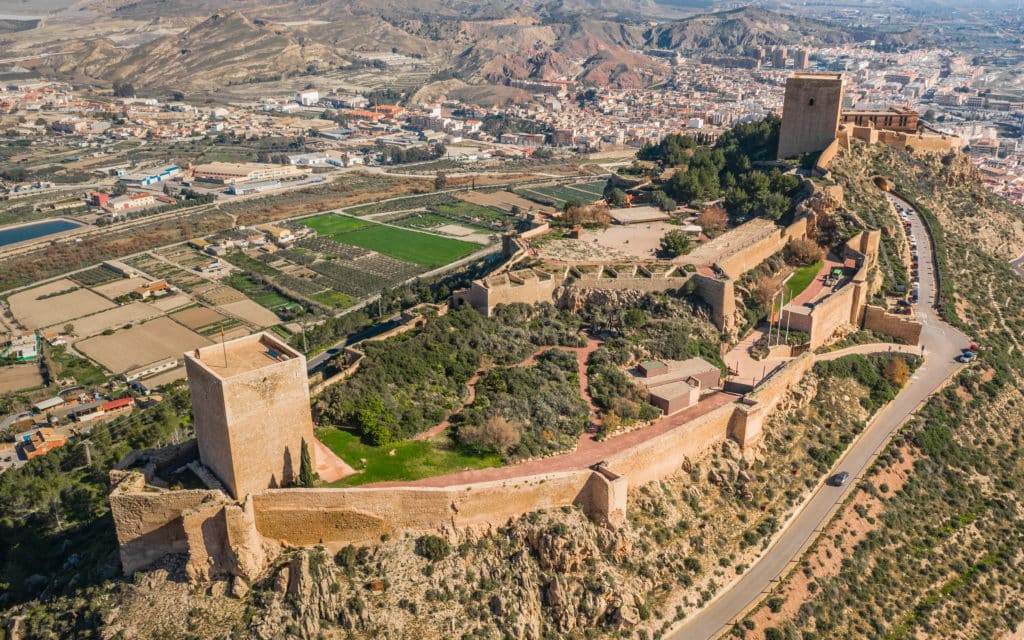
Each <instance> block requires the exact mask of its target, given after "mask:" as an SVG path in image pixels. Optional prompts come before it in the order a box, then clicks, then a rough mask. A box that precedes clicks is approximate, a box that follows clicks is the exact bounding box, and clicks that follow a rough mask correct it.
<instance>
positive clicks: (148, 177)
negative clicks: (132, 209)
mask: <svg viewBox="0 0 1024 640" xmlns="http://www.w3.org/2000/svg"><path fill="white" fill-rule="evenodd" d="M180 173H181V167H179V166H177V165H173V164H172V165H168V166H165V167H157V168H154V169H145V170H142V171H135V172H132V173H128V174H125V175H123V176H121V177H119V178H118V179H117V180H118V182H121V183H123V184H127V185H134V186H137V187H149V186H152V185H154V184H159V183H161V182H163V181H165V180H170V179H172V178H174V177H175V176H177V175H178V174H180ZM100 206H102V205H100Z"/></svg>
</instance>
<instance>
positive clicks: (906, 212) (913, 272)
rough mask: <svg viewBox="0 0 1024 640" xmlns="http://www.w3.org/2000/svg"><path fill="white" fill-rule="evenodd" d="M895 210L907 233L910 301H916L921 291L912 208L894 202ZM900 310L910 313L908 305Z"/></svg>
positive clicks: (902, 306)
mask: <svg viewBox="0 0 1024 640" xmlns="http://www.w3.org/2000/svg"><path fill="white" fill-rule="evenodd" d="M896 210H897V211H899V213H900V217H902V218H903V231H904V233H906V234H907V240H909V241H910V276H911V278H912V279H913V283H912V284H911V285H910V302H911V303H916V302H917V300H918V297H919V296H920V293H921V283H920V282H919V281H918V271H917V270H918V262H917V238H915V237H914V228H913V224H912V223H911V221H910V215H911V214H912V213H914V210H913V209H911V208H910V207H908V206H905V205H903V204H901V203H896ZM900 310H901V311H904V312H905V313H910V305H909V304H908V305H901V309H900Z"/></svg>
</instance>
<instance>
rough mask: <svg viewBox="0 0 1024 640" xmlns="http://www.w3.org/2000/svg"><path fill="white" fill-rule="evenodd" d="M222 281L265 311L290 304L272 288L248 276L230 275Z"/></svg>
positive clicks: (287, 299) (288, 300)
mask: <svg viewBox="0 0 1024 640" xmlns="http://www.w3.org/2000/svg"><path fill="white" fill-rule="evenodd" d="M224 281H225V283H227V285H228V286H230V287H231V288H232V289H236V290H238V291H239V292H241V293H242V295H244V296H245V297H247V298H249V299H250V300H252V301H253V302H255V303H256V304H258V305H260V306H262V307H266V308H267V309H277V308H279V307H283V306H285V305H287V304H289V303H291V302H292V300H291V299H289V298H286V297H284V296H283V295H281V294H280V293H278V292H277V290H276V289H274V288H273V287H270V286H269V285H266V284H263V283H262V282H260V281H259V280H257V279H255V278H253V277H252V276H250V275H248V274H244V273H232V274H231V275H230V276H228V277H227V278H225V280H224Z"/></svg>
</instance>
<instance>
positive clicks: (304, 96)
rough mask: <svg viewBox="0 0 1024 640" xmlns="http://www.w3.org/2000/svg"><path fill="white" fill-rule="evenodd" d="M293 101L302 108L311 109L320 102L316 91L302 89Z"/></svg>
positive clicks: (318, 93)
mask: <svg viewBox="0 0 1024 640" xmlns="http://www.w3.org/2000/svg"><path fill="white" fill-rule="evenodd" d="M295 101H296V102H298V103H299V104H301V105H302V106H304V107H312V106H314V105H316V103H318V102H320V92H319V91H317V90H316V89H303V90H302V91H300V92H299V93H298V95H297V96H296V97H295Z"/></svg>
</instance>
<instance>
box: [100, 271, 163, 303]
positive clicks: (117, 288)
mask: <svg viewBox="0 0 1024 640" xmlns="http://www.w3.org/2000/svg"><path fill="white" fill-rule="evenodd" d="M148 282H150V281H149V280H148V279H147V278H121V277H120V276H119V277H118V280H115V281H113V282H107V283H105V284H101V285H97V286H93V287H91V289H92V290H93V291H95V292H96V293H98V294H100V295H101V296H103V297H105V298H110V299H111V300H115V299H117V298H120V297H121V296H124V295H128V294H129V293H131V292H132V291H134V290H135V289H137V288H138V287H141V286H143V285H145V284H146V283H148Z"/></svg>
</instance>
